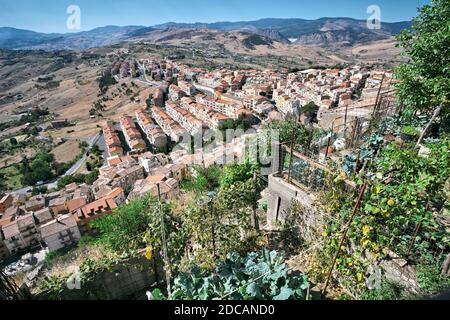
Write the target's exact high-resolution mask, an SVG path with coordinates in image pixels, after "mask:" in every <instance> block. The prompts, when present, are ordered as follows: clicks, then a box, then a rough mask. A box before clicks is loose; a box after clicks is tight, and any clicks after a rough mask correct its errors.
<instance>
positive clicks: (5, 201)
mask: <svg viewBox="0 0 450 320" xmlns="http://www.w3.org/2000/svg"><path fill="white" fill-rule="evenodd" d="M13 201H14V197H13V196H12V195H11V194H7V195H5V196H4V197H3V198H2V199H1V200H0V213H5V211H6V209H8V208H10V207H12V205H13Z"/></svg>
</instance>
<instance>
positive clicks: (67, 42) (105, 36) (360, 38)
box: [0, 18, 411, 50]
mask: <svg viewBox="0 0 450 320" xmlns="http://www.w3.org/2000/svg"><path fill="white" fill-rule="evenodd" d="M410 26H411V22H408V21H404V22H396V23H382V24H381V29H379V30H370V29H368V28H367V25H366V21H365V20H356V19H352V18H321V19H317V20H305V19H260V20H256V21H240V22H215V23H174V22H169V23H165V24H160V25H155V26H151V27H145V26H123V27H121V26H105V27H100V28H96V29H93V30H90V31H83V32H78V33H65V34H59V33H50V34H47V33H40V32H34V31H30V30H22V29H15V28H10V27H0V48H2V49H13V50H15V49H42V50H80V49H88V48H94V47H101V46H107V45H113V44H117V43H120V42H124V41H136V40H146V39H149V40H151V41H153V40H155V39H160V38H161V35H162V34H165V33H167V32H168V31H178V32H172V38H173V37H178V38H179V39H180V40H183V37H184V36H185V35H186V34H187V33H189V30H191V31H192V30H199V29H202V30H203V29H206V30H215V31H220V32H230V31H238V32H245V33H251V34H256V35H258V36H260V38H261V39H262V41H265V42H270V41H276V42H281V43H284V44H290V43H294V44H300V45H308V46H317V47H323V48H339V47H351V46H354V45H361V44H366V43H371V42H374V41H380V40H388V39H392V37H393V36H395V35H397V34H398V33H400V31H401V30H402V29H405V28H409V27H410ZM214 34H217V33H214Z"/></svg>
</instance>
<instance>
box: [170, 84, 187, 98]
mask: <svg viewBox="0 0 450 320" xmlns="http://www.w3.org/2000/svg"><path fill="white" fill-rule="evenodd" d="M184 96H185V93H184V91H183V90H181V89H180V87H178V86H177V85H175V84H171V85H170V86H169V99H170V100H172V101H178V100H180V99H181V98H182V97H184Z"/></svg>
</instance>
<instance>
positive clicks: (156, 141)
mask: <svg viewBox="0 0 450 320" xmlns="http://www.w3.org/2000/svg"><path fill="white" fill-rule="evenodd" d="M136 119H137V122H138V124H139V126H140V127H141V129H142V131H144V132H145V134H146V135H147V138H148V140H149V142H150V143H151V144H152V145H154V146H155V147H156V148H163V147H165V146H166V145H167V136H166V135H165V133H164V131H163V130H162V129H161V127H160V126H158V125H157V124H156V123H154V122H153V120H152V118H151V117H150V116H149V115H148V114H147V113H146V112H145V111H144V109H139V110H137V111H136Z"/></svg>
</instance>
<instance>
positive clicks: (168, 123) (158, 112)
mask: <svg viewBox="0 0 450 320" xmlns="http://www.w3.org/2000/svg"><path fill="white" fill-rule="evenodd" d="M152 117H153V119H155V121H156V123H157V124H158V125H159V126H160V127H161V129H162V130H163V131H164V132H165V134H166V135H168V136H169V137H170V138H171V139H172V141H175V142H180V141H181V139H182V138H183V136H185V135H186V133H187V132H186V130H185V129H184V128H183V127H182V126H181V125H180V124H179V123H178V122H176V121H175V120H174V119H172V117H170V116H169V115H168V114H167V112H166V111H164V110H163V109H162V108H159V107H153V108H152Z"/></svg>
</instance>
